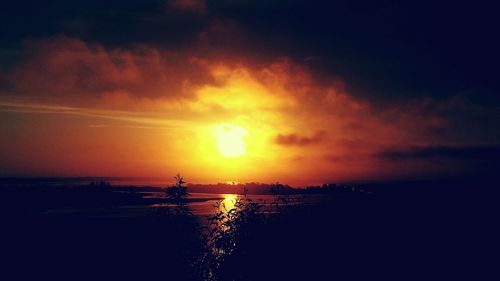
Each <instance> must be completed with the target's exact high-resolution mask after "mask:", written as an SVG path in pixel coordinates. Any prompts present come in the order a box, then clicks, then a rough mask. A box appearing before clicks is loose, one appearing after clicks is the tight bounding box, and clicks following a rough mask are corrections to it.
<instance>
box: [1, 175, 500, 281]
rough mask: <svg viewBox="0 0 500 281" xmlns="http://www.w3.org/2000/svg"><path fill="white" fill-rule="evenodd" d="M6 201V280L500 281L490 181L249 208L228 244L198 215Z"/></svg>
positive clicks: (238, 214)
mask: <svg viewBox="0 0 500 281" xmlns="http://www.w3.org/2000/svg"><path fill="white" fill-rule="evenodd" d="M2 192H3V194H2V197H1V200H2V217H1V219H2V228H1V229H2V230H1V231H2V237H3V238H2V241H1V243H2V256H3V257H2V268H3V269H2V271H1V274H2V275H5V276H9V277H8V278H7V279H6V278H2V280H26V279H36V280H77V279H79V280H83V279H85V280H159V279H162V280H204V279H205V280H206V279H214V280H367V279H370V280H434V279H442V280H450V279H452V278H457V277H460V278H461V279H463V278H465V280H467V279H468V280H493V279H495V278H494V276H495V275H496V274H497V271H498V253H499V252H498V247H497V246H498V244H497V241H498V237H499V236H498V232H497V230H496V228H497V225H498V215H497V214H498V205H499V204H498V197H497V196H496V192H495V186H492V185H491V184H490V183H485V182H477V181H476V182H460V183H457V182H454V183H449V182H447V183H443V182H439V183H420V184H418V183H417V184H399V185H392V186H391V185H388V186H386V187H385V188H378V189H376V190H374V192H373V193H370V194H368V193H360V192H347V191H345V190H342V191H339V192H332V194H329V195H328V196H331V198H332V200H329V201H326V202H325V203H322V204H315V205H301V206H292V205H287V204H286V203H282V204H281V205H280V206H279V212H278V213H272V214H262V213H259V212H251V211H250V212H249V211H245V208H248V207H249V206H248V202H247V205H245V202H243V203H242V206H241V209H238V210H235V214H236V215H235V216H233V217H232V218H233V219H234V221H235V223H233V224H230V225H229V226H228V228H226V229H224V228H218V229H217V228H216V231H215V233H219V234H221V233H222V235H221V236H219V237H218V240H217V239H214V236H213V235H212V236H211V237H212V238H210V233H209V232H208V231H207V230H206V229H202V224H200V220H199V218H197V217H194V216H191V215H189V214H186V213H181V214H178V213H175V212H172V211H169V212H165V211H159V210H158V209H156V210H155V209H152V210H151V213H150V214H148V215H146V216H141V217H125V218H116V217H114V218H106V217H76V216H57V217H50V216H39V215H37V214H38V212H39V211H40V208H42V205H43V203H40V204H39V205H36V204H34V205H33V202H37V201H38V200H40V199H43V196H42V195H40V194H35V195H33V198H29V195H26V194H23V196H22V197H18V198H16V197H15V196H14V195H13V193H12V190H10V191H9V193H8V194H6V193H5V191H2ZM98 194H99V193H92V196H99V195H98ZM6 195H7V196H6ZM325 196H326V195H325ZM115 199H116V198H115ZM100 200H103V199H102V198H95V200H93V201H92V202H94V203H93V204H97V203H96V202H101V201H100ZM124 200H125V199H124ZM126 200H130V198H127V199H126ZM53 201H54V202H52V203H53V204H56V203H55V202H57V201H58V200H57V198H56V199H54V198H53ZM26 202H28V203H29V204H26ZM103 202H104V203H103ZM106 202H108V201H106V200H104V201H102V202H101V203H102V204H105V203H106ZM59 204H63V205H64V202H59ZM106 204H107V203H106ZM219 222H220V221H219ZM212 229H213V228H212ZM217 230H218V231H219V232H217ZM224 230H228V232H230V233H226V234H224V233H223V232H224ZM204 235H205V236H204ZM207 235H208V237H206V236H207ZM210 239H212V240H210ZM207 241H211V242H214V241H215V242H216V243H212V244H210V243H208V242H207ZM214 245H215V246H217V247H218V248H217V249H218V250H219V251H218V252H216V253H215V254H214V252H213V246H214ZM210 247H212V249H209V248H210ZM207 253H208V254H207ZM496 276H498V275H496Z"/></svg>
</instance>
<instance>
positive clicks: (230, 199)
mask: <svg viewBox="0 0 500 281" xmlns="http://www.w3.org/2000/svg"><path fill="white" fill-rule="evenodd" d="M223 196H224V199H223V200H222V202H221V204H220V206H219V211H221V212H225V213H226V212H229V211H230V210H232V209H234V205H235V204H236V200H237V199H238V196H237V195H236V194H223Z"/></svg>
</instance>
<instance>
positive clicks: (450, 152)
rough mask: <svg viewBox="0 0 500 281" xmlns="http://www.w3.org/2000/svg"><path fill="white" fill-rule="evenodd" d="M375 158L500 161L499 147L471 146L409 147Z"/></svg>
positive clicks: (386, 152) (379, 154)
mask: <svg viewBox="0 0 500 281" xmlns="http://www.w3.org/2000/svg"><path fill="white" fill-rule="evenodd" d="M376 156H377V157H379V158H382V159H386V160H392V161H400V160H415V159H417V160H426V159H456V160H481V161H497V160H498V159H500V145H482V146H481V145H472V146H444V145H439V146H427V147H409V148H406V149H400V150H386V151H381V152H379V153H377V154H376Z"/></svg>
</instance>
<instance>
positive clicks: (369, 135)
mask: <svg viewBox="0 0 500 281" xmlns="http://www.w3.org/2000/svg"><path fill="white" fill-rule="evenodd" d="M27 48H31V49H34V50H36V51H35V52H33V55H32V57H30V58H29V59H27V60H25V61H24V62H22V63H19V64H18V65H16V66H15V67H14V69H13V70H11V71H10V72H9V73H7V74H5V75H4V77H2V78H3V79H4V80H6V81H9V82H10V83H11V85H12V87H11V88H12V89H14V90H13V91H15V92H16V93H17V94H11V95H9V93H7V94H5V93H4V95H2V96H0V98H1V99H0V116H1V118H2V120H4V121H5V122H2V123H1V126H2V127H1V129H2V132H3V134H4V137H2V138H1V139H0V145H1V147H2V150H1V152H0V153H1V155H0V156H1V159H4V161H3V163H2V164H0V168H1V169H0V170H2V171H3V174H4V175H34V176H134V177H168V176H171V175H174V174H176V173H177V172H180V173H182V174H183V175H184V176H185V178H186V179H188V180H189V181H190V182H227V181H237V182H247V181H260V182H274V181H281V182H287V183H290V184H306V183H321V182H327V181H338V180H353V179H358V180H363V179H384V178H390V177H392V176H401V175H405V174H407V173H411V172H412V171H414V170H418V169H421V168H422V167H426V168H428V169H431V170H432V168H433V167H432V165H431V166H429V164H428V163H419V162H418V161H416V162H413V163H411V164H407V165H406V164H405V165H401V163H391V161H385V160H384V159H383V158H381V157H377V156H376V155H377V153H379V152H380V151H383V150H384V149H387V148H392V149H394V148H399V147H401V148H404V147H408V146H419V145H422V146H425V145H432V144H433V143H434V142H435V141H436V139H435V138H433V136H432V134H431V135H429V134H422V133H421V132H423V131H426V130H430V131H432V130H439V129H445V128H446V127H447V126H448V123H447V120H446V119H445V118H443V117H442V116H440V115H438V114H427V113H425V112H428V111H429V108H436V107H440V108H442V107H445V108H446V107H447V106H454V105H455V104H456V103H457V101H456V100H448V101H445V102H439V103H438V102H437V101H434V100H432V99H425V100H415V101H412V102H410V103H406V104H402V105H401V104H399V105H398V106H394V107H386V108H380V107H377V106H376V105H374V104H372V103H370V102H369V101H368V100H363V99H361V98H356V97H354V96H353V95H351V94H350V93H349V92H348V91H347V90H346V85H344V83H343V81H342V80H341V79H339V78H332V79H328V80H327V81H320V80H319V79H316V78H315V76H314V74H313V73H312V72H311V71H310V70H309V69H308V68H307V67H305V66H304V65H302V64H301V63H300V62H294V61H292V60H289V59H287V58H281V59H276V60H274V61H271V62H269V61H267V62H264V63H262V62H256V61H252V60H249V59H245V58H241V59H234V58H228V57H222V56H221V57H220V58H219V57H218V56H215V55H214V56H211V59H206V58H204V57H203V56H200V55H199V53H197V52H195V51H192V52H191V51H182V52H170V51H162V50H158V49H155V48H150V47H144V46H137V47H134V48H130V49H106V48H104V47H102V46H100V45H98V44H91V43H86V42H83V41H81V40H79V39H74V38H67V37H61V38H56V39H50V40H41V41H37V42H31V43H30V45H29V46H28V47H27ZM19 93H20V94H19ZM458 102H460V101H458ZM440 141H442V139H441V140H440Z"/></svg>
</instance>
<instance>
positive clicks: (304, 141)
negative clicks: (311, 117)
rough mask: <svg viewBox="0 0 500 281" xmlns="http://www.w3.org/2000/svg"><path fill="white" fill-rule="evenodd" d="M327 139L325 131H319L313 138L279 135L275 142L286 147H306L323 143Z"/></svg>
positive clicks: (297, 135)
mask: <svg viewBox="0 0 500 281" xmlns="http://www.w3.org/2000/svg"><path fill="white" fill-rule="evenodd" d="M325 137H326V133H325V132H324V131H318V132H316V133H315V134H314V135H312V136H302V135H299V134H295V133H292V134H278V135H277V136H276V138H275V140H274V141H275V142H276V143H277V144H279V145H284V146H306V145H311V144H315V143H319V142H322V141H324V140H325Z"/></svg>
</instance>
